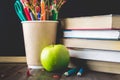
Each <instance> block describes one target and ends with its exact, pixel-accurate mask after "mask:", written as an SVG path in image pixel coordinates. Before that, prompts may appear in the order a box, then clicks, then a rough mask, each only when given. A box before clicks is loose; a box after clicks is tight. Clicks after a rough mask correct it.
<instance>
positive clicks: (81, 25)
mask: <svg viewBox="0 0 120 80" xmlns="http://www.w3.org/2000/svg"><path fill="white" fill-rule="evenodd" d="M61 23H62V27H63V28H64V29H120V15H113V14H108V15H97V16H83V17H73V18H65V19H63V20H61Z"/></svg>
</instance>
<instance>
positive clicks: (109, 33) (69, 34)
mask: <svg viewBox="0 0 120 80" xmlns="http://www.w3.org/2000/svg"><path fill="white" fill-rule="evenodd" d="M63 34H64V35H63V37H64V38H86V39H87V38H88V39H115V40H118V39H119V38H120V30H65V31H64V32H63Z"/></svg>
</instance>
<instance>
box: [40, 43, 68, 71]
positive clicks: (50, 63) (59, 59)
mask: <svg viewBox="0 0 120 80" xmlns="http://www.w3.org/2000/svg"><path fill="white" fill-rule="evenodd" d="M40 59H41V64H42V66H43V67H44V68H45V69H46V70H47V71H58V70H62V69H65V68H67V66H68V64H69V61H70V55H69V52H68V49H67V48H66V47H65V46H64V45H62V44H56V45H49V46H47V47H45V48H44V49H43V50H42V52H41V58H40Z"/></svg>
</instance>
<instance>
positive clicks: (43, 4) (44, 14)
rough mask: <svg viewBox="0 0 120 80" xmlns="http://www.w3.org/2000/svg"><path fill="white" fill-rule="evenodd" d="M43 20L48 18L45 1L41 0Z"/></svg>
mask: <svg viewBox="0 0 120 80" xmlns="http://www.w3.org/2000/svg"><path fill="white" fill-rule="evenodd" d="M41 20H46V11H45V2H44V0H41Z"/></svg>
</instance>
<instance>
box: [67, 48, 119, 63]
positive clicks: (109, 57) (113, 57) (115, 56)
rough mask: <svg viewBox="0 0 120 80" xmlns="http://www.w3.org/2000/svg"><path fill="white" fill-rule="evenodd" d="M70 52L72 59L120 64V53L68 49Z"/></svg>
mask: <svg viewBox="0 0 120 80" xmlns="http://www.w3.org/2000/svg"><path fill="white" fill-rule="evenodd" d="M68 50H69V54H70V56H71V57H75V58H79V59H86V60H97V61H108V62H120V57H119V56H120V51H112V50H97V49H96V50H95V49H85V48H79V49H78V48H77V49H76V48H68Z"/></svg>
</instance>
